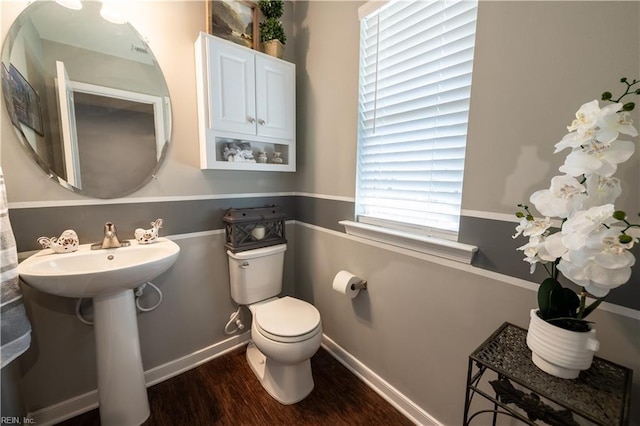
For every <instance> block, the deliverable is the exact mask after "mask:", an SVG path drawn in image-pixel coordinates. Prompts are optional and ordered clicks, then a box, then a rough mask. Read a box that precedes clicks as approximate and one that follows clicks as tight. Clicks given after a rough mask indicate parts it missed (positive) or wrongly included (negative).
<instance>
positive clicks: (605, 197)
mask: <svg viewBox="0 0 640 426" xmlns="http://www.w3.org/2000/svg"><path fill="white" fill-rule="evenodd" d="M586 186H587V197H586V198H585V199H584V200H583V202H582V204H581V205H580V209H582V210H584V209H588V208H591V207H595V206H601V205H603V204H613V203H614V202H615V201H616V199H617V198H618V197H619V196H620V194H622V187H621V186H620V179H618V178H615V177H605V176H600V175H595V174H593V175H589V176H588V177H587V181H586Z"/></svg>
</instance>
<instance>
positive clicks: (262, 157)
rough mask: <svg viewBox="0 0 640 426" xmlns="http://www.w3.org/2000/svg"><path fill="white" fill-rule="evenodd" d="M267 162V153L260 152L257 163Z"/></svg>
mask: <svg viewBox="0 0 640 426" xmlns="http://www.w3.org/2000/svg"><path fill="white" fill-rule="evenodd" d="M266 162H267V153H266V152H264V151H260V153H259V154H258V163H266Z"/></svg>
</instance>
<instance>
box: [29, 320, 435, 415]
mask: <svg viewBox="0 0 640 426" xmlns="http://www.w3.org/2000/svg"><path fill="white" fill-rule="evenodd" d="M250 339H251V333H250V332H245V333H242V334H240V335H237V336H233V337H231V338H229V339H226V340H223V341H221V342H218V343H216V344H213V345H211V346H209V347H206V348H204V349H201V350H199V351H196V352H194V353H192V354H189V355H186V356H183V357H182V358H178V359H176V360H173V361H170V362H168V363H166V364H163V365H159V366H157V367H154V368H152V369H150V370H147V371H145V373H144V376H145V381H146V384H147V387H149V386H153V385H155V384H158V383H160V382H163V381H165V380H168V379H170V378H172V377H175V376H177V375H179V374H182V373H184V372H185V371H188V370H191V369H193V368H196V367H198V366H199V365H202V364H204V363H205V362H208V361H210V360H212V359H214V358H217V357H219V356H222V355H224V354H226V353H228V352H230V351H233V350H235V349H236V348H239V347H241V346H243V345H245V344H247V343H248V342H249V340H250ZM322 347H323V348H324V349H326V350H327V352H329V354H331V355H332V356H333V357H334V358H335V359H336V360H338V361H339V362H340V363H341V364H342V365H344V366H345V367H346V368H347V369H349V371H351V372H352V373H353V374H355V375H356V376H357V377H358V378H359V379H361V380H362V381H364V382H365V383H366V384H367V385H368V386H369V387H370V388H371V389H373V390H374V391H375V392H376V393H378V394H379V395H380V396H382V397H383V398H384V399H385V400H386V401H387V402H389V403H390V404H391V405H393V406H394V407H395V408H396V409H397V410H398V411H400V412H401V413H402V414H403V415H404V416H405V417H407V418H408V419H409V420H411V421H412V422H414V423H415V424H417V425H425V426H443V425H442V424H441V423H440V422H438V421H437V420H436V419H435V418H434V417H433V416H431V415H430V414H429V413H427V412H425V411H424V410H422V409H421V408H420V407H418V406H417V405H416V404H415V403H413V402H412V401H411V400H410V399H409V398H407V397H406V396H404V395H403V394H402V393H400V392H399V391H398V390H397V389H395V388H394V387H393V386H391V385H390V384H389V383H387V382H386V381H385V380H384V379H382V378H381V377H380V376H378V375H377V374H376V373H375V372H373V371H372V370H370V369H369V368H368V367H367V366H366V365H364V364H363V363H362V362H360V361H358V360H357V359H356V358H355V357H354V356H353V355H351V354H350V353H349V352H347V351H346V350H344V349H343V348H342V347H341V346H339V345H338V344H337V343H335V342H334V341H333V340H331V339H330V338H329V337H327V336H326V335H323V336H322ZM97 407H98V391H97V389H94V390H92V391H90V392H87V393H85V394H82V395H78V396H76V397H74V398H70V399H68V400H66V401H62V402H60V403H58V404H55V405H52V406H50V407H46V408H43V409H41V410H38V411H35V412H33V413H29V415H28V417H29V418H30V419H33V423H34V424H37V425H39V426H50V425H53V424H56V423H59V422H62V421H64V420H67V419H70V418H72V417H75V416H77V415H80V414H82V413H86V412H87V411H91V410H93V409H95V408H97Z"/></svg>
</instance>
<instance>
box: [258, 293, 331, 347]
mask: <svg viewBox="0 0 640 426" xmlns="http://www.w3.org/2000/svg"><path fill="white" fill-rule="evenodd" d="M253 321H254V323H255V326H256V328H257V329H258V331H259V332H260V334H262V335H263V336H265V337H267V338H269V339H271V340H274V341H276V342H282V343H294V342H301V341H303V340H307V339H309V338H311V337H313V336H314V335H315V334H316V333H317V332H318V330H319V329H320V312H318V310H317V309H316V307H315V306H313V305H312V304H310V303H307V302H305V301H303V300H299V299H296V298H293V297H289V296H286V297H283V298H280V299H276V300H273V301H272V302H268V303H264V304H260V305H259V306H256V308H255V312H254V315H253Z"/></svg>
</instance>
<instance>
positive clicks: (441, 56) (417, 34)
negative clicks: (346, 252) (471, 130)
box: [356, 0, 477, 236]
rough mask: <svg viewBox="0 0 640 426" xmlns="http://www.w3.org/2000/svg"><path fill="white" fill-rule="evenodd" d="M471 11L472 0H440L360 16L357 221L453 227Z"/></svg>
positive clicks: (464, 136) (468, 70)
mask: <svg viewBox="0 0 640 426" xmlns="http://www.w3.org/2000/svg"><path fill="white" fill-rule="evenodd" d="M370 3H371V2H370ZM370 3H367V4H365V5H364V6H363V7H362V8H363V9H365V10H366V9H367V8H366V6H367V5H368V4H370ZM378 4H379V3H378ZM369 10H370V9H369ZM476 16H477V1H475V0H474V1H466V0H465V1H448V0H437V1H391V2H388V3H386V4H384V6H382V7H380V8H379V9H377V10H375V11H374V12H373V13H370V14H368V15H367V16H364V17H362V19H361V21H360V93H359V119H358V166H357V167H358V171H357V188H356V215H357V216H358V220H359V221H361V222H367V223H376V224H380V221H382V222H383V224H384V225H385V226H391V227H397V225H400V228H407V227H410V228H415V227H417V228H420V229H422V228H426V229H427V230H428V233H429V234H433V232H431V230H433V229H436V230H443V231H445V233H444V234H450V235H449V236H451V235H453V236H455V234H456V233H457V231H458V226H459V217H460V203H461V197H462V176H463V168H464V154H465V145H466V139H467V120H468V115H469V97H470V92H471V73H472V68H473V51H474V45H475V29H476ZM436 234H439V233H438V232H436ZM440 234H441V233H440Z"/></svg>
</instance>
